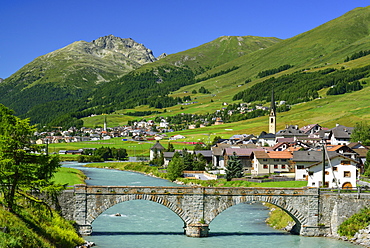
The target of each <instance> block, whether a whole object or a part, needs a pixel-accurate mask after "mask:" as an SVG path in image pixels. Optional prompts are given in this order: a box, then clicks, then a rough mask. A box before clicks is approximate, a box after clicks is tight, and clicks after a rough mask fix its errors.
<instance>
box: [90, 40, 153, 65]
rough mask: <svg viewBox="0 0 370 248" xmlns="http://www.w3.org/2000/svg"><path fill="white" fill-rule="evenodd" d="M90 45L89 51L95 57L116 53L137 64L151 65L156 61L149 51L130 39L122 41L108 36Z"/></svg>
mask: <svg viewBox="0 0 370 248" xmlns="http://www.w3.org/2000/svg"><path fill="white" fill-rule="evenodd" d="M90 44H91V45H92V46H94V47H93V48H92V50H91V52H92V54H93V55H97V56H103V57H104V56H105V55H107V54H110V53H118V54H122V55H124V56H125V57H127V59H130V60H133V61H135V62H137V63H139V64H146V63H151V62H154V61H156V60H157V59H156V58H155V57H154V56H153V53H152V51H151V50H150V49H148V48H146V47H145V46H144V45H143V44H139V43H137V42H135V41H134V40H133V39H131V38H127V39H122V38H119V37H115V36H113V35H108V36H104V37H100V38H99V39H97V40H93V41H92V42H91V43H90Z"/></svg>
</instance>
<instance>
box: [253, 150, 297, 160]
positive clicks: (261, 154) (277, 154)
mask: <svg viewBox="0 0 370 248" xmlns="http://www.w3.org/2000/svg"><path fill="white" fill-rule="evenodd" d="M253 154H254V156H255V157H256V158H275V159H278V158H280V159H290V158H292V157H293V155H292V153H291V152H288V151H254V152H253Z"/></svg>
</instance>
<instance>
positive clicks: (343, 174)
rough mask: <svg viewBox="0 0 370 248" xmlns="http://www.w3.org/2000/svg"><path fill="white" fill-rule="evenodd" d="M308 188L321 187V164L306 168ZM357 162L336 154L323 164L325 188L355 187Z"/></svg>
mask: <svg viewBox="0 0 370 248" xmlns="http://www.w3.org/2000/svg"><path fill="white" fill-rule="evenodd" d="M307 173H308V182H307V186H308V187H321V186H322V181H323V163H322V161H320V162H317V163H315V164H313V165H311V166H309V167H308V168H307ZM358 175H359V173H358V162H357V161H355V160H353V159H350V158H347V157H345V156H343V155H340V154H336V155H335V156H333V157H330V159H329V161H326V162H325V183H324V187H327V188H352V187H356V181H357V178H358Z"/></svg>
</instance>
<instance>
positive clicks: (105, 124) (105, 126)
mask: <svg viewBox="0 0 370 248" xmlns="http://www.w3.org/2000/svg"><path fill="white" fill-rule="evenodd" d="M103 131H107V117H106V116H104V127H103Z"/></svg>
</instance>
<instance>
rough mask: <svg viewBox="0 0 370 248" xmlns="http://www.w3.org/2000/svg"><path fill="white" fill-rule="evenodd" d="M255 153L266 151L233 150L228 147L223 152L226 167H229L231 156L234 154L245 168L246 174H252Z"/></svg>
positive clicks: (257, 149) (259, 149) (260, 149)
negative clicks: (228, 162) (253, 154)
mask: <svg viewBox="0 0 370 248" xmlns="http://www.w3.org/2000/svg"><path fill="white" fill-rule="evenodd" d="M254 151H264V149H263V148H233V147H228V148H225V149H224V150H223V153H222V156H223V158H224V165H225V167H226V166H227V161H228V160H229V159H230V157H231V156H234V154H235V155H236V156H237V158H238V159H239V160H240V162H241V164H242V166H243V172H244V174H250V173H252V158H251V156H252V153H253V152H254Z"/></svg>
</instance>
